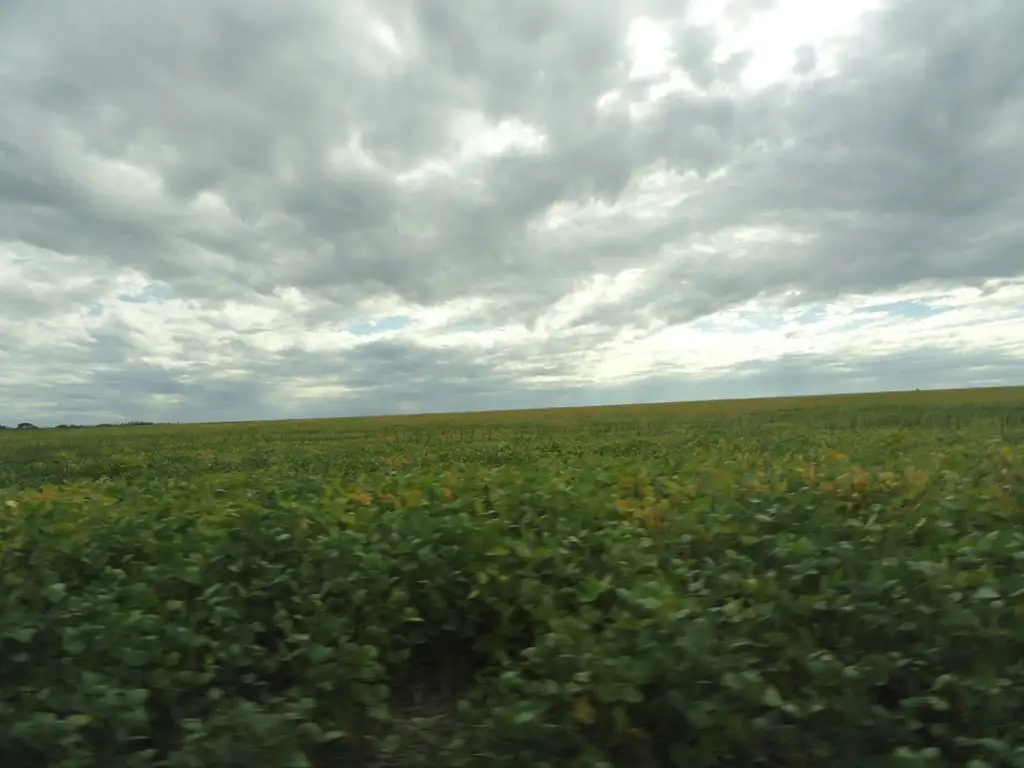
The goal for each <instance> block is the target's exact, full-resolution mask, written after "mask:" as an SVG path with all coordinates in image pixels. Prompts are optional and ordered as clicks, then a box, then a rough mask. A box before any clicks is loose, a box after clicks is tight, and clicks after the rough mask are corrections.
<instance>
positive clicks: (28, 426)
mask: <svg viewBox="0 0 1024 768" xmlns="http://www.w3.org/2000/svg"><path fill="white" fill-rule="evenodd" d="M152 426H156V422H155V421H122V422H120V423H119V424H58V425H57V426H55V427H54V429H93V428H95V427H152ZM0 429H40V427H37V426H36V425H35V424H32V423H30V422H28V421H23V422H21V423H20V424H19V425H18V426H16V427H8V426H5V425H3V424H0Z"/></svg>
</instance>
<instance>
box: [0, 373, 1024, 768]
mask: <svg viewBox="0 0 1024 768" xmlns="http://www.w3.org/2000/svg"><path fill="white" fill-rule="evenodd" d="M1022 524H1024V388H1018V389H992V390H974V391H949V392H920V393H917V392H914V393H888V394H878V395H865V396H841V397H840V396H837V397H815V398H800V399H791V400H785V399H775V400H749V401H732V402H725V401H722V402H709V403H695V404H662V405H645V406H631V407H614V408H580V409H565V410H550V411H532V412H526V411H520V412H515V411H508V412H496V413H486V414H468V415H461V416H454V415H449V416H411V417H403V418H398V417H388V418H384V417H381V418H374V419H351V420H345V419H339V420H324V421H293V422H277V423H238V424H208V425H195V426H154V427H132V428H90V429H68V430H8V431H5V432H2V433H0V765H3V766H5V767H6V766H14V767H16V768H35V767H36V766H38V767H40V768H42V767H43V766H46V767H47V768H86V767H89V768H93V767H96V768H99V766H104V768H106V767H107V766H118V767H120V766H126V767H128V766H137V767H139V768H141V767H142V766H147V767H148V766H162V767H165V768H191V767H192V766H196V767H198V766H260V767H263V768H285V767H286V766H366V767H367V768H369V767H370V766H418V765H423V766H438V767H442V768H443V767H444V766H463V765H464V766H520V767H526V766H613V767H615V766H624V767H628V768H644V767H645V766H686V767H688V768H689V767H691V766H692V767H694V768H697V767H699V766H737V767H738V766H794V767H795V766H849V767H850V768H865V767H866V766H886V765H894V766H895V765H907V766H913V765H921V766H928V765H950V766H953V765H956V766H971V768H983V767H984V766H1024V525H1022Z"/></svg>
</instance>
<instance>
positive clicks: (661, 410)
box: [237, 386, 1024, 427]
mask: <svg viewBox="0 0 1024 768" xmlns="http://www.w3.org/2000/svg"><path fill="white" fill-rule="evenodd" d="M1002 403H1024V386H1021V387H976V388H970V389H930V390H909V391H901V392H871V393H866V394H853V395H805V396H799V397H755V398H743V399H733V400H696V401H687V402H671V403H637V404H628V405H601V406H581V407H562V408H537V409H521V410H501V411H474V412H469V413H430V414H413V415H407V416H372V417H366V416H363V417H348V418H339V419H295V420H289V421H288V423H289V424H293V425H296V426H299V425H306V424H308V425H311V426H312V425H323V424H324V422H327V421H345V422H366V423H367V424H370V423H373V424H374V425H375V426H381V425H382V422H385V423H387V424H388V425H394V426H396V427H398V426H413V425H416V424H424V423H433V422H438V421H442V422H446V423H452V424H463V425H467V426H469V425H472V424H478V423H490V424H493V423H496V422H502V421H558V420H561V419H571V420H573V421H575V420H578V419H580V418H584V419H587V418H590V419H597V420H601V421H604V420H609V421H615V420H617V419H618V418H623V417H625V418H631V417H635V416H658V415H666V416H668V415H673V416H686V415H693V416H703V415H716V414H721V415H741V414H744V413H758V412H764V411H786V410H797V409H806V408H828V409H836V410H840V409H842V410H850V409H857V408H869V407H875V406H885V405H890V406H900V405H907V406H936V407H938V406H950V405H970V404H977V405H993V404H1002ZM237 423H240V424H241V423H245V424H253V425H256V424H266V423H268V422H237Z"/></svg>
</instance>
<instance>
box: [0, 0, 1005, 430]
mask: <svg viewBox="0 0 1024 768" xmlns="http://www.w3.org/2000/svg"><path fill="white" fill-rule="evenodd" d="M833 11H834V12H825V11H824V10H822V4H820V3H817V4H815V3H812V2H810V1H809V0H774V1H768V0H734V1H733V2H729V3H724V4H723V3H720V2H711V0H690V2H687V3H678V2H672V3H670V2H667V1H666V0H598V1H597V2H596V4H595V2H594V0H590V2H586V3H584V2H582V0H557V1H552V0H544V1H543V2H542V0H524V2H518V3H500V2H497V0H486V1H485V0H481V1H480V2H476V3H456V2H454V0H430V1H428V2H418V3H412V2H408V1H407V0H386V1H385V2H375V3H369V2H357V1H353V2H350V3H343V4H339V3H334V2H329V0H291V1H290V2H283V0H268V1H267V2H263V3H241V2H237V1H235V0H202V1H200V0H173V1H172V0H153V2H150V3H146V4H143V5H140V4H138V3H131V2H127V1H126V0H89V2H88V3H77V4H72V5H68V4H67V3H61V2H58V1H57V0H36V2H33V3H27V2H14V3H7V4H5V6H4V8H3V9H2V10H0V99H2V101H3V104H4V105H5V106H4V110H2V112H0V307H2V309H3V312H0V369H2V370H3V371H4V372H5V375H4V376H3V377H2V378H0V422H4V423H13V422H17V421H21V420H26V419H27V420H34V421H37V422H39V423H53V422H60V421H78V422H81V421H95V420H116V419H122V418H123V419H138V418H152V419H169V420H207V419H228V418H230V419H236V418H237V419H242V418H274V417H280V416H307V415H345V414H350V413H370V412H380V411H385V412H391V411H395V412H398V411H410V410H450V409H463V408H496V407H525V406H528V405H545V404H552V405H563V404H573V403H595V402H612V401H617V400H624V401H629V400H634V399H641V400H650V399H655V400H670V399H679V398H693V397H697V398H700V397H713V396H722V395H724V394H730V395H744V394H767V393H771V394H785V393H787V392H794V393H795V392H804V391H819V390H822V391H824V390H831V389H836V388H838V389H840V390H844V391H845V390H847V389H848V388H849V387H854V388H862V389H891V388H899V387H910V386H915V387H917V386H920V387H925V386H942V385H954V384H956V385H969V384H979V385H980V384H992V383H1004V382H1006V383H1013V382H1019V381H1020V372H1021V361H1022V359H1024V352H1022V351H1021V350H1024V323H1022V322H1021V319H1022V318H1021V310H1020V307H1022V306H1024V303H1022V302H1021V299H1022V298H1024V259H1022V258H1021V256H1020V254H1021V253H1022V245H1024V223H1022V222H1024V192H1022V191H1021V189H1020V184H1019V180H1020V179H1021V178H1024V155H1022V154H1021V153H1020V152H1019V150H1018V144H1019V138H1018V129H1017V126H1019V125H1020V124H1021V123H1022V120H1024V86H1022V85H1021V83H1022V82H1024V79H1022V78H1021V75H1022V74H1024V50H1021V49H1020V47H1019V46H1016V45H1014V41H1015V40H1016V39H1017V38H1018V37H1019V36H1020V34H1021V33H1022V32H1024V6H1019V5H1018V4H1014V3H1009V2H1000V1H999V0H981V1H980V2H976V3H971V4H967V3H963V4H958V5H956V6H955V7H952V6H949V7H947V6H945V5H942V6H940V5H933V4H929V3H918V2H912V0H902V1H896V0H890V1H889V2H877V1H875V0H859V1H858V2H856V3H849V4H846V5H844V6H843V9H842V12H841V13H840V12H839V11H837V10H836V9H833Z"/></svg>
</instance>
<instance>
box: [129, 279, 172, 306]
mask: <svg viewBox="0 0 1024 768" xmlns="http://www.w3.org/2000/svg"><path fill="white" fill-rule="evenodd" d="M117 298H118V301H123V302H126V303H128V304H148V303H150V302H155V303H157V304H159V303H161V302H163V301H164V300H166V299H173V298H174V291H173V290H172V289H171V287H170V286H169V285H167V284H166V283H149V284H147V285H146V287H145V288H143V289H142V290H141V291H139V292H138V293H119V294H118V295H117Z"/></svg>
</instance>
